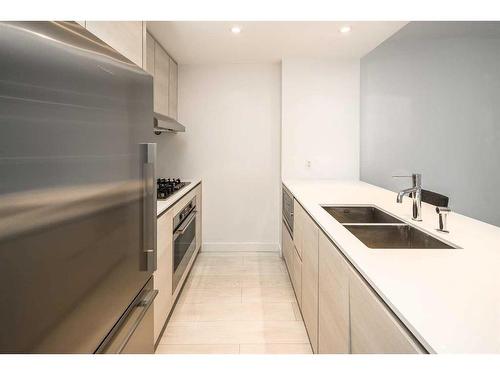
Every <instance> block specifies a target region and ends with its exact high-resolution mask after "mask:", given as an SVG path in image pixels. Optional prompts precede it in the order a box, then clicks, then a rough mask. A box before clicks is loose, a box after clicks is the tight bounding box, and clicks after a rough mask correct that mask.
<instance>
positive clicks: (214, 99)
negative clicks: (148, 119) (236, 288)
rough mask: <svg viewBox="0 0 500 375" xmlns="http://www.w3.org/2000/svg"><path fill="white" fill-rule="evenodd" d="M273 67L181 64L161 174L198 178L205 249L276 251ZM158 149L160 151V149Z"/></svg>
mask: <svg viewBox="0 0 500 375" xmlns="http://www.w3.org/2000/svg"><path fill="white" fill-rule="evenodd" d="M280 103H281V68H280V65H279V64H220V65H181V66H180V67H179V120H180V121H181V122H182V123H183V124H185V125H186V127H187V130H186V133H184V134H176V135H169V134H166V135H163V137H170V138H169V139H168V140H167V144H166V147H163V148H162V151H161V154H160V155H159V157H160V158H161V159H162V160H161V163H162V165H163V166H162V170H161V173H163V174H166V175H167V177H168V176H177V175H179V176H181V177H183V178H189V177H190V176H200V177H201V178H202V179H203V242H204V248H203V249H204V251H206V250H230V251H233V250H236V251H237V250H266V251H267V250H273V251H278V249H279V245H278V244H279V233H280V231H279V225H280V122H281V114H280ZM164 146H165V145H164Z"/></svg>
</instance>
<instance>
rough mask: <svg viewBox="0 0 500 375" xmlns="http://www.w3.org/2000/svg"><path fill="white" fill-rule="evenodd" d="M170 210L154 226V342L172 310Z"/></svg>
mask: <svg viewBox="0 0 500 375" xmlns="http://www.w3.org/2000/svg"><path fill="white" fill-rule="evenodd" d="M172 220H173V216H172V210H170V211H167V212H165V213H164V214H163V215H161V216H160V217H159V218H158V222H157V224H156V226H157V228H156V233H157V255H156V271H155V273H154V278H153V280H154V288H155V289H157V290H158V295H157V296H156V298H155V302H154V307H155V308H154V342H156V341H157V340H158V337H159V336H160V333H161V330H162V329H163V326H164V325H165V322H166V321H167V317H168V314H169V313H170V309H171V308H172V304H173V300H172V251H173V249H172V230H173V228H172V225H173V222H172Z"/></svg>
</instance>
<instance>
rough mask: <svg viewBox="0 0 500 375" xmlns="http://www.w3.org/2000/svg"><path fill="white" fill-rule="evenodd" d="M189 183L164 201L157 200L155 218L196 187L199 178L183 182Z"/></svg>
mask: <svg viewBox="0 0 500 375" xmlns="http://www.w3.org/2000/svg"><path fill="white" fill-rule="evenodd" d="M184 181H186V182H189V184H187V185H186V186H184V187H183V188H182V189H181V190H179V191H177V192H176V193H175V194H172V195H171V196H170V197H168V198H167V199H165V200H158V202H157V203H156V216H160V215H161V214H162V213H163V212H165V211H166V210H167V209H168V208H169V207H171V206H172V205H174V204H175V203H176V202H177V201H178V200H179V199H181V198H182V197H183V196H185V195H186V194H187V193H189V192H190V191H191V190H192V189H193V188H194V187H196V185H198V184H199V183H200V182H201V178H192V179H189V180H184Z"/></svg>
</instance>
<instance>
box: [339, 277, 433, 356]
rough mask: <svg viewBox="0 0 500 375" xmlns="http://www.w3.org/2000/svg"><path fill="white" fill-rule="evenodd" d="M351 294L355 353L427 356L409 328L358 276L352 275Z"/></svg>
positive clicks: (352, 337)
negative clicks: (416, 354)
mask: <svg viewBox="0 0 500 375" xmlns="http://www.w3.org/2000/svg"><path fill="white" fill-rule="evenodd" d="M349 290H350V292H349V295H350V317H351V351H352V353H360V354H370V353H374V354H386V353H387V354H391V353H392V354H396V353H399V354H414V353H425V351H424V350H423V349H422V347H421V346H420V344H419V343H418V342H417V341H416V340H415V339H414V338H413V337H412V336H411V334H410V333H409V332H408V330H407V329H406V327H404V326H403V324H402V323H401V322H400V321H399V320H398V319H397V318H396V317H395V316H394V314H393V313H392V311H390V310H389V309H388V308H387V307H386V306H385V304H384V303H383V302H382V301H381V300H380V299H379V297H378V296H377V295H376V294H375V293H374V292H373V291H372V290H371V288H370V287H369V286H368V285H367V284H366V282H365V281H364V280H362V279H361V278H360V276H358V275H357V274H356V273H355V272H351V274H350V280H349Z"/></svg>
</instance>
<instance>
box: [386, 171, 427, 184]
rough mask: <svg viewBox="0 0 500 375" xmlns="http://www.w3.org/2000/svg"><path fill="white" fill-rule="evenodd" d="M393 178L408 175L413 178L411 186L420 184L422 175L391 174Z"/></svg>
mask: <svg viewBox="0 0 500 375" xmlns="http://www.w3.org/2000/svg"><path fill="white" fill-rule="evenodd" d="M392 177H394V178H400V177H409V178H411V179H412V180H413V186H418V187H420V186H422V175H421V174H420V173H412V174H411V175H393V176H392Z"/></svg>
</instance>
